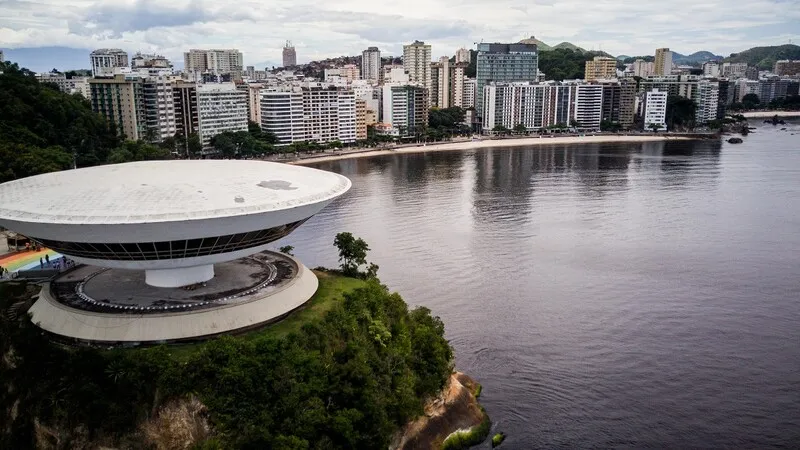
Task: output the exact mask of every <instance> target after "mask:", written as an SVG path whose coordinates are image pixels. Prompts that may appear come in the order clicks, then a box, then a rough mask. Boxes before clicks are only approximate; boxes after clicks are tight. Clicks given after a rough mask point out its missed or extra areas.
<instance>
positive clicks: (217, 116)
mask: <svg viewBox="0 0 800 450" xmlns="http://www.w3.org/2000/svg"><path fill="white" fill-rule="evenodd" d="M197 112H198V133H199V134H200V141H201V142H202V143H203V148H210V147H211V138H213V137H214V136H216V135H218V134H220V133H222V132H224V131H233V132H236V131H247V93H245V92H243V91H240V90H238V89H236V85H235V84H233V83H219V84H201V85H198V86H197Z"/></svg>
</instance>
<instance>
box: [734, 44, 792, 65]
mask: <svg viewBox="0 0 800 450" xmlns="http://www.w3.org/2000/svg"><path fill="white" fill-rule="evenodd" d="M781 59H800V46H797V45H793V44H786V45H776V46H770V47H753V48H751V49H749V50H745V51H743V52H741V53H732V54H731V56H729V57H727V58H725V61H726V62H745V63H747V64H748V65H750V66H756V67H758V68H759V69H762V70H772V68H773V67H774V66H775V61H779V60H781Z"/></svg>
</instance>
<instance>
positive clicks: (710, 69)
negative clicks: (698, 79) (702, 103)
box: [703, 61, 720, 78]
mask: <svg viewBox="0 0 800 450" xmlns="http://www.w3.org/2000/svg"><path fill="white" fill-rule="evenodd" d="M703 75H705V76H707V77H714V78H716V77H718V76H719V75H720V66H719V61H707V62H704V63H703Z"/></svg>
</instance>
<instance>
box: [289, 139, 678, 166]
mask: <svg viewBox="0 0 800 450" xmlns="http://www.w3.org/2000/svg"><path fill="white" fill-rule="evenodd" d="M691 139H692V138H689V137H685V136H669V135H649V136H648V135H645V136H566V137H521V138H511V139H484V140H480V141H459V142H443V143H429V144H425V145H415V146H411V147H395V148H387V149H374V150H366V151H359V152H352V153H343V154H339V155H320V156H318V157H316V156H314V157H308V158H303V159H298V160H292V161H285V162H286V163H287V164H299V165H305V164H315V163H320V162H328V161H339V160H343V159H355V158H368V157H372V156H383V155H396V154H408V153H426V152H439V151H458V150H461V151H463V150H476V149H481V148H489V147H525V146H539V145H561V144H609V143H620V144H630V143H637V142H659V141H682V140H691Z"/></svg>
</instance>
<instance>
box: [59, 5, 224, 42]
mask: <svg viewBox="0 0 800 450" xmlns="http://www.w3.org/2000/svg"><path fill="white" fill-rule="evenodd" d="M166 3H167V2H164V1H162V2H159V1H158V0H136V1H135V2H134V3H133V4H118V3H109V4H104V5H100V6H98V7H97V8H92V9H90V10H89V13H88V14H87V15H86V16H85V17H84V18H83V20H80V21H70V22H69V28H70V31H71V32H73V33H76V34H88V35H92V34H97V32H104V33H108V35H109V36H111V37H121V36H122V34H123V33H126V32H132V31H146V30H149V29H152V28H160V27H181V26H186V25H192V24H195V23H198V22H203V21H206V20H209V19H211V18H212V17H211V16H210V15H209V14H207V12H206V11H204V10H203V8H202V7H201V5H200V4H199V3H198V2H197V1H194V0H193V1H191V2H189V3H188V4H187V5H186V6H184V7H177V8H175V7H171V6H168V5H167V4H166Z"/></svg>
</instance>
